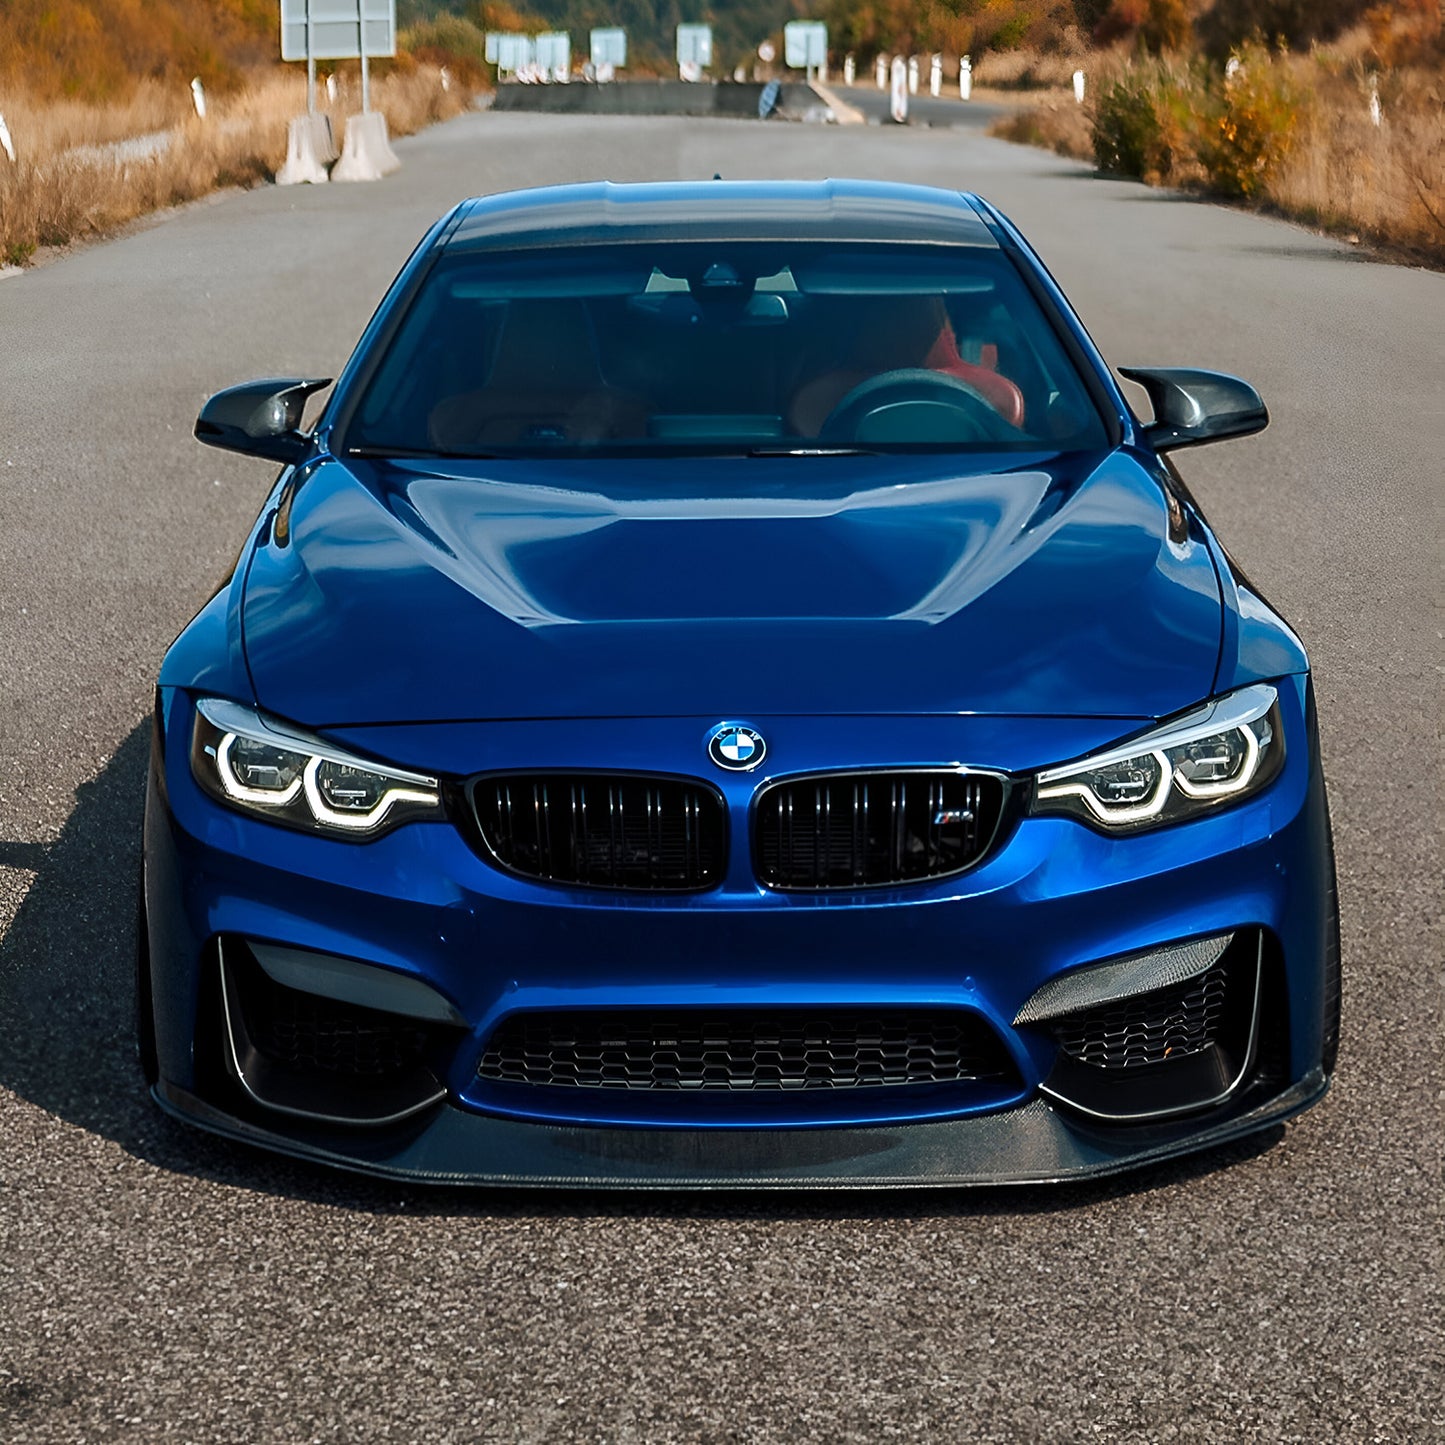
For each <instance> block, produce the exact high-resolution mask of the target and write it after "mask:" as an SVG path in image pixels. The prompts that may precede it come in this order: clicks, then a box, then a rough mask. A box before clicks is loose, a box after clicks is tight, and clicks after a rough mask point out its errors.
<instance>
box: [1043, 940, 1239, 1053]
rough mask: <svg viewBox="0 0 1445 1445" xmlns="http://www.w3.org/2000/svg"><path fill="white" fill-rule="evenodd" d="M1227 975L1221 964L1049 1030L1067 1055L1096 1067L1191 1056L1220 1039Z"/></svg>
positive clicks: (1079, 1015) (1065, 1018) (1069, 1016)
mask: <svg viewBox="0 0 1445 1445" xmlns="http://www.w3.org/2000/svg"><path fill="white" fill-rule="evenodd" d="M1228 977H1229V970H1228V969H1227V968H1226V967H1225V966H1224V965H1223V964H1222V963H1221V964H1217V965H1216V966H1215V967H1214V968H1211V969H1210V970H1209V971H1208V972H1207V973H1202V974H1200V975H1199V976H1198V977H1197V978H1191V979H1186V980H1185V982H1183V983H1180V984H1175V985H1173V986H1172V987H1170V988H1163V989H1158V990H1157V991H1155V992H1154V993H1146V994H1139V995H1138V996H1137V997H1135V998H1127V999H1119V1000H1117V1001H1115V1002H1113V1003H1109V1004H1104V1005H1101V1006H1100V1007H1099V1008H1095V1009H1089V1010H1088V1011H1087V1012H1084V1013H1076V1014H1066V1015H1064V1016H1063V1017H1062V1018H1059V1019H1056V1020H1054V1021H1053V1022H1052V1023H1051V1024H1050V1025H1049V1029H1050V1032H1052V1033H1053V1035H1054V1037H1055V1039H1057V1041H1058V1044H1059V1048H1060V1049H1061V1050H1062V1051H1063V1052H1064V1053H1066V1054H1067V1055H1069V1057H1070V1058H1074V1059H1077V1060H1079V1062H1080V1063H1084V1064H1091V1065H1093V1066H1094V1067H1095V1068H1100V1069H1136V1068H1141V1067H1143V1066H1144V1065H1147V1064H1158V1063H1162V1062H1163V1061H1164V1060H1165V1059H1182V1058H1187V1057H1188V1056H1189V1055H1190V1054H1199V1053H1203V1052H1204V1050H1205V1049H1207V1048H1209V1047H1210V1046H1211V1045H1212V1044H1213V1043H1214V1042H1215V1040H1216V1039H1217V1038H1218V1035H1219V1029H1220V1024H1221V1022H1222V1020H1223V1017H1224V1009H1225V997H1226V992H1227V988H1226V985H1227V983H1228Z"/></svg>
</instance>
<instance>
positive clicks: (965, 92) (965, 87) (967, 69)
mask: <svg viewBox="0 0 1445 1445" xmlns="http://www.w3.org/2000/svg"><path fill="white" fill-rule="evenodd" d="M972 95H973V61H972V60H970V59H969V58H968V56H966V55H965V56H964V57H963V59H962V60H960V61H959V62H958V98H959V99H960V100H968V99H969V98H970V97H971V96H972Z"/></svg>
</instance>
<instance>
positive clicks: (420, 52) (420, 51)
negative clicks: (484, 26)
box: [400, 15, 490, 86]
mask: <svg viewBox="0 0 1445 1445" xmlns="http://www.w3.org/2000/svg"><path fill="white" fill-rule="evenodd" d="M486 39H487V38H486V35H485V34H484V33H483V32H482V31H481V30H479V29H477V27H476V26H475V25H473V24H472V22H471V21H470V20H464V19H463V18H462V17H461V16H460V15H438V16H437V17H436V18H435V19H433V20H423V21H421V22H420V23H419V24H416V25H412V26H410V27H408V28H407V29H406V30H403V31H402V33H401V36H400V40H401V44H402V47H403V48H404V49H405V50H407V51H409V52H410V53H411V54H412V55H414V56H416V57H417V59H418V60H425V61H429V62H430V63H431V64H433V65H444V66H446V67H447V68H448V69H449V70H451V71H452V72H454V73H455V75H456V77H457V79H458V80H459V81H461V82H462V84H464V85H469V86H476V85H478V84H480V83H481V82H482V81H483V80H484V79H485V78H486V77H487V76H488V75H489V74H490V69H489V67H488V65H487V60H486V48H487V47H486Z"/></svg>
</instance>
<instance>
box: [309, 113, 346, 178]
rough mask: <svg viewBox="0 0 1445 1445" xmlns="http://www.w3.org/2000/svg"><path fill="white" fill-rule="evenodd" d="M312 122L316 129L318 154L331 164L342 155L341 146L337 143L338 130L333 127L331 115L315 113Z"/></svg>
mask: <svg viewBox="0 0 1445 1445" xmlns="http://www.w3.org/2000/svg"><path fill="white" fill-rule="evenodd" d="M311 123H312V125H313V126H314V127H315V129H316V154H317V155H319V156H320V157H321V159H322V161H323V162H324V163H325V164H326V165H328V166H329V165H331V164H333V163H334V162H335V161H336V159H337V158H338V157H339V156H340V155H341V147H340V146H338V145H337V144H336V132H335V131H333V130H332V128H331V117H330V116H329V115H313V116H312V117H311Z"/></svg>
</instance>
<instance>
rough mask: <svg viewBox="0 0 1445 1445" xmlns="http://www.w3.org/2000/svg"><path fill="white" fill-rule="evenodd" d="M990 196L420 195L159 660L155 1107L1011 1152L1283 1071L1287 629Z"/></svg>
mask: <svg viewBox="0 0 1445 1445" xmlns="http://www.w3.org/2000/svg"><path fill="white" fill-rule="evenodd" d="M1123 374H1124V375H1126V376H1128V377H1131V378H1133V379H1134V380H1136V381H1137V382H1139V383H1140V384H1141V385H1142V387H1143V388H1144V389H1145V391H1146V392H1147V394H1148V396H1149V397H1150V401H1151V404H1152V412H1153V415H1152V418H1151V420H1149V421H1148V422H1147V423H1145V422H1141V421H1140V420H1138V419H1137V418H1136V417H1135V416H1134V414H1133V413H1132V411H1131V409H1130V407H1129V405H1128V403H1127V402H1126V400H1125V398H1124V396H1123V394H1122V393H1121V391H1120V389H1119V386H1118V385H1117V383H1116V382H1115V380H1114V378H1113V376H1112V375H1111V373H1110V371H1109V368H1108V366H1107V365H1106V364H1105V362H1104V361H1103V359H1102V358H1101V357H1100V355H1099V353H1098V352H1097V351H1096V350H1095V348H1094V346H1093V344H1092V343H1091V342H1090V340H1089V337H1088V336H1087V334H1086V333H1085V331H1084V329H1083V327H1082V325H1081V324H1080V322H1079V320H1078V319H1077V318H1076V317H1075V315H1074V313H1073V312H1072V310H1071V309H1070V307H1069V305H1068V303H1067V301H1066V300H1065V298H1064V297H1063V295H1062V294H1061V293H1060V291H1059V289H1058V287H1057V286H1056V285H1055V283H1054V282H1053V280H1052V279H1051V278H1050V276H1049V274H1048V272H1047V271H1046V270H1045V269H1044V267H1043V266H1042V264H1041V263H1040V262H1039V260H1038V258H1037V257H1036V256H1035V255H1034V253H1033V252H1032V251H1031V250H1030V249H1029V247H1028V245H1027V244H1026V242H1025V241H1024V240H1023V239H1022V237H1021V236H1020V235H1019V234H1018V232H1017V231H1016V230H1015V229H1014V228H1013V226H1012V225H1010V223H1009V222H1008V221H1007V220H1006V219H1004V217H1002V216H1001V215H1000V214H999V213H998V212H997V211H995V210H994V209H993V208H992V207H991V206H989V205H988V204H987V203H985V202H984V201H981V200H979V199H977V198H976V197H973V196H968V195H960V194H957V193H952V192H944V191H935V190H929V189H924V188H917V187H907V186H894V185H878V184H865V183H861V182H829V183H817V184H813V183H807V184H804V183H786V184H778V183H767V184H764V183H728V182H721V181H714V182H711V183H707V184H698V185H680V184H679V185H630V186H612V185H603V184H598V185H581V186H568V187H559V188H553V189H547V190H536V191H528V192H517V193H512V194H505V195H497V196H492V197H488V198H486V199H483V200H473V201H467V202H464V203H462V204H461V205H459V206H457V207H456V208H455V209H454V210H453V211H452V212H451V213H450V214H448V215H447V216H446V217H444V218H443V219H442V220H441V221H439V222H438V223H437V224H436V225H435V226H434V227H433V229H432V230H431V231H430V232H429V233H428V235H427V236H426V237H425V239H424V240H423V241H422V242H421V244H420V245H419V247H418V248H417V250H416V252H415V253H414V254H413V256H412V258H411V260H410V261H409V262H408V263H407V265H406V266H405V268H404V269H403V270H402V272H401V274H400V275H399V276H398V277H397V279H396V281H395V282H394V283H393V285H392V287H391V289H390V290H389V291H388V293H387V295H386V297H385V298H384V300H383V301H382V303H381V306H380V308H379V309H378V311H377V312H376V315H375V316H374V318H373V319H372V321H371V323H370V325H369V326H368V328H367V330H366V331H365V333H364V335H363V336H362V338H361V341H360V343H359V345H358V346H357V349H356V351H355V353H354V355H353V356H352V358H351V360H350V362H349V363H348V365H347V366H346V368H345V371H344V373H343V374H342V376H341V377H340V379H339V380H338V381H337V383H336V385H335V387H334V389H333V390H332V391H331V393H330V395H329V397H327V398H326V400H325V402H324V405H323V406H322V409H321V411H320V415H319V419H317V420H316V421H315V423H314V425H311V426H310V427H309V428H306V429H303V414H304V412H305V409H306V403H307V399H308V397H310V396H311V395H312V394H313V393H316V392H318V391H322V390H324V389H325V387H326V386H327V385H328V383H327V382H326V381H323V380H320V379H306V378H296V377H280V378H273V379H269V380H265V381H259V382H253V383H249V384H247V385H243V386H237V387H232V388H230V389H229V390H226V391H222V392H219V393H217V394H216V395H215V396H213V397H212V399H211V400H210V401H209V402H208V403H207V404H206V406H205V408H204V410H203V411H202V413H201V415H200V418H199V420H198V421H197V423H196V435H197V436H198V437H199V438H200V440H202V441H203V442H207V443H210V444H211V445H215V446H221V447H228V448H231V449H233V450H236V451H240V452H243V453H247V454H250V455H254V456H257V457H261V458H265V459H269V460H270V461H271V462H272V463H279V464H281V467H282V470H281V472H280V475H279V476H278V477H277V479H276V482H275V485H274V486H273V488H272V489H271V491H270V494H269V496H268V497H267V500H266V502H265V505H264V506H263V508H262V509H261V513H260V515H259V517H258V518H257V520H256V523H255V525H254V527H253V528H252V530H251V533H250V535H249V537H248V538H247V539H246V541H245V544H244V546H243V547H242V549H241V551H240V555H239V557H238V560H237V562H236V565H235V568H234V571H233V573H232V575H231V576H230V577H229V578H228V579H227V581H226V582H225V583H224V584H223V585H222V587H221V588H220V590H219V591H218V592H217V593H216V595H215V596H214V597H213V598H212V599H211V601H210V602H209V603H208V604H207V605H206V606H205V607H204V608H203V609H202V610H201V612H200V613H199V615H198V616H197V617H196V618H195V619H194V620H193V621H192V622H191V623H190V625H189V626H188V627H187V628H186V629H185V631H184V632H182V634H181V635H180V637H179V638H178V639H177V640H176V642H175V643H174V644H173V646H172V647H171V649H170V650H169V652H168V653H167V655H166V658H165V660H164V663H163V665H162V667H161V672H160V679H159V686H158V689H157V698H156V712H155V729H154V739H153V749H152V761H151V768H150V776H149V789H148V797H147V805H146V823H145V849H144V878H143V888H142V910H141V930H140V938H139V947H138V975H139V977H138V999H139V1015H140V1017H139V1035H140V1048H141V1055H142V1060H143V1063H144V1065H145V1068H146V1070H147V1073H148V1077H149V1079H150V1082H151V1085H152V1089H153V1093H154V1096H155V1098H156V1100H157V1101H158V1102H159V1104H160V1105H161V1107H163V1108H164V1109H165V1110H167V1111H168V1112H169V1113H172V1114H174V1115H176V1116H178V1117H180V1118H183V1119H186V1120H188V1121H190V1122H192V1123H195V1124H198V1125H201V1126H203V1127H205V1128H207V1129H211V1130H214V1131H216V1132H218V1133H220V1134H223V1135H227V1136H229V1137H231V1138H234V1139H239V1140H246V1141H250V1142H253V1143H255V1144H259V1145H263V1146H266V1147H269V1148H272V1149H276V1150H280V1151H283V1152H285V1153H289V1154H292V1155H298V1156H304V1157H306V1158H310V1159H315V1160H320V1161H324V1162H327V1163H330V1164H334V1165H339V1166H342V1167H346V1168H351V1169H358V1170H365V1171H369V1172H373V1173H376V1174H381V1175H387V1176H392V1177H396V1178H404V1179H418V1180H434V1181H444V1182H476V1183H494V1184H536V1185H580V1186H603V1185H608V1186H628V1187H633V1186H659V1187H678V1186H688V1187H690V1186H702V1187H708V1186H711V1187H742V1188H757V1187H765V1186H796V1185H807V1186H827V1187H836V1186H879V1185H899V1184H968V1183H1005V1182H1025V1181H1047V1180H1061V1179H1067V1178H1076V1177H1084V1176H1090V1175H1098V1174H1105V1173H1109V1172H1112V1171H1116V1170H1120V1169H1124V1168H1129V1167H1133V1166H1137V1165H1141V1164H1145V1163H1148V1162H1151V1161H1157V1160H1160V1159H1163V1158H1167V1157H1170V1156H1173V1155H1177V1154H1181V1153H1184V1152H1186V1151H1191V1150H1197V1149H1202V1148H1206V1147H1208V1146H1211V1145H1216V1144H1219V1143H1221V1142H1222V1141H1225V1140H1230V1139H1233V1138H1236V1137H1238V1136H1240V1135H1243V1134H1246V1133H1248V1132H1250V1131H1252V1130H1257V1129H1260V1128H1262V1127H1264V1126H1267V1125H1271V1124H1274V1123H1276V1122H1278V1121H1280V1120H1282V1119H1285V1118H1286V1117H1288V1116H1290V1115H1292V1114H1294V1113H1296V1112H1298V1111H1299V1110H1301V1109H1304V1108H1306V1107H1307V1106H1309V1105H1310V1104H1311V1103H1313V1102H1314V1101H1316V1100H1317V1099H1319V1098H1320V1096H1321V1095H1322V1094H1323V1092H1324V1091H1325V1089H1326V1087H1327V1085H1328V1082H1329V1078H1330V1075H1331V1072H1332V1070H1333V1067H1334V1060H1335V1052H1336V1044H1337V1039H1338V1032H1339V996H1340V984H1339V945H1338V916H1337V907H1336V895H1335V886H1334V865H1333V856H1332V849H1331V842H1330V830H1329V817H1328V811H1327V805H1326V798H1325V789H1324V781H1323V776H1322V773H1321V768H1320V758H1319V749H1318V743H1317V737H1316V725H1315V708H1314V698H1313V694H1312V689H1311V682H1310V673H1309V663H1308V660H1307V658H1306V656H1305V653H1304V650H1303V648H1302V647H1301V644H1300V642H1299V639H1298V638H1297V637H1296V636H1295V634H1294V633H1293V632H1292V631H1291V629H1290V628H1289V626H1288V625H1287V624H1286V623H1285V622H1284V621H1283V620H1282V619H1281V618H1280V617H1279V616H1278V615H1277V614H1276V613H1275V612H1274V611H1273V610H1272V609H1271V608H1270V606H1269V605H1268V603H1266V602H1265V601H1264V599H1263V598H1262V597H1261V596H1260V595H1259V594H1258V592H1256V591H1255V590H1254V589H1253V588H1252V587H1251V586H1250V585H1249V583H1248V582H1247V581H1246V580H1245V579H1244V578H1243V577H1242V576H1241V575H1240V573H1239V572H1238V570H1237V569H1236V568H1235V567H1234V566H1233V564H1232V563H1231V562H1230V560H1229V557H1228V555H1227V554H1226V552H1225V551H1224V549H1223V547H1222V546H1221V545H1220V543H1219V541H1218V540H1217V539H1216V538H1215V536H1214V534H1213V533H1212V532H1211V530H1210V529H1209V526H1208V525H1207V523H1206V522H1205V521H1204V518H1203V517H1202V515H1201V513H1200V510H1199V508H1198V506H1197V505H1196V503H1195V502H1194V500H1193V499H1192V498H1191V496H1190V494H1189V492H1188V490H1187V489H1186V487H1185V485H1184V484H1183V482H1182V480H1181V478H1180V475H1179V473H1178V472H1177V471H1176V470H1175V468H1174V466H1173V464H1172V463H1171V461H1170V460H1168V458H1167V454H1168V453H1169V452H1170V451H1172V450H1174V449H1177V448H1181V447H1186V446H1190V445H1195V444H1198V443H1202V442H1208V441H1213V440H1217V439H1222V438H1228V437H1241V436H1245V435H1247V434H1249V433H1251V432H1256V431H1258V430H1260V429H1261V428H1262V427H1263V426H1265V424H1266V422H1267V419H1268V418H1267V414H1266V411H1265V408H1264V405H1263V403H1262V402H1261V401H1260V398H1259V396H1258V395H1257V393H1256V392H1255V391H1254V390H1253V388H1251V387H1250V386H1248V385H1247V384H1246V383H1244V382H1242V381H1240V380H1237V379H1236V378H1233V377H1229V376H1225V375H1222V374H1220V373H1216V372H1207V371H1200V370H1189V369H1182V368H1155V369H1135V370H1126V371H1125V372H1124V373H1123Z"/></svg>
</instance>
